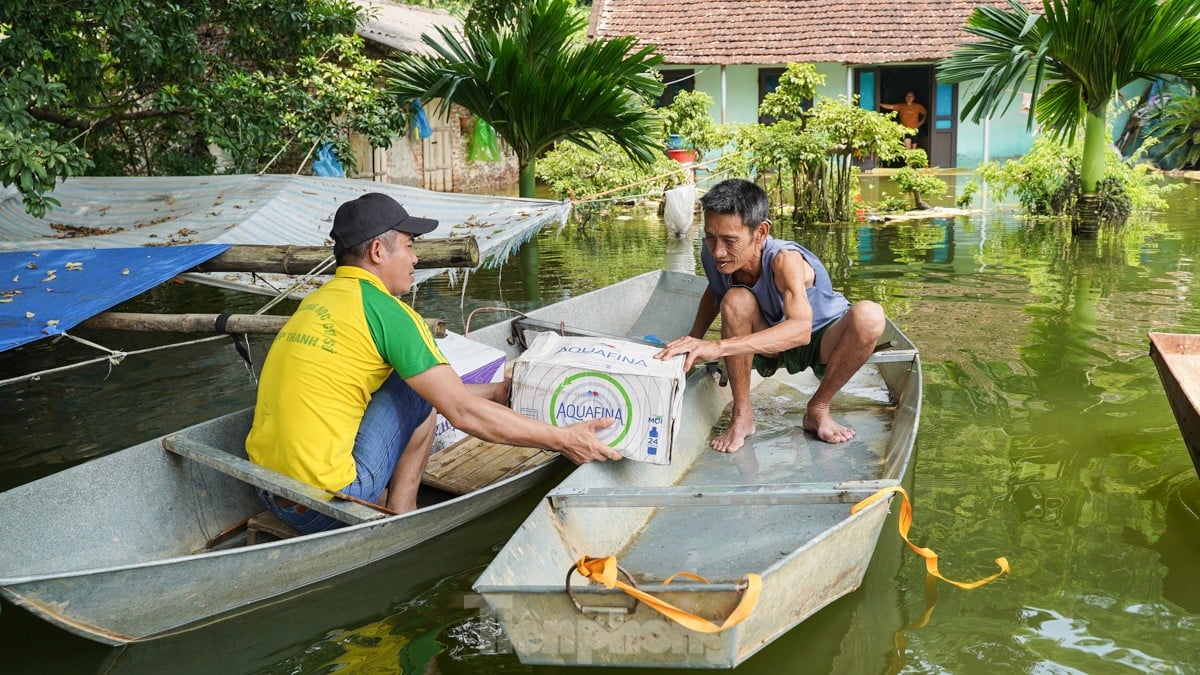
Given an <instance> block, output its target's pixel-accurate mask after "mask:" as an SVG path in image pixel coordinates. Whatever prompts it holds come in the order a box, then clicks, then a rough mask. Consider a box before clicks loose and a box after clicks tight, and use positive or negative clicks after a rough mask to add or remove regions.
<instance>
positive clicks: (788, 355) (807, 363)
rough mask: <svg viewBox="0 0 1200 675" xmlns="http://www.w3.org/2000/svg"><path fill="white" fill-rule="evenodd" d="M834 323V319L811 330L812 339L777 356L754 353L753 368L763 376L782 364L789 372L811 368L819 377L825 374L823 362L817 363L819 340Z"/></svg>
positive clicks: (819, 350) (819, 351) (768, 374)
mask: <svg viewBox="0 0 1200 675" xmlns="http://www.w3.org/2000/svg"><path fill="white" fill-rule="evenodd" d="M833 324H834V321H830V322H829V323H827V324H825V325H824V326H821V327H820V328H818V329H817V330H815V331H813V334H812V339H811V340H809V341H808V344H806V345H800V346H799V347H793V348H791V349H789V350H787V351H785V352H781V353H780V354H779V356H776V357H770V356H763V355H762V354H755V355H754V369H755V370H757V371H758V374H759V375H762V376H763V377H770V376H772V375H774V374H775V371H776V370H779V366H780V365H783V366H784V367H786V368H787V371H788V372H789V373H793V374H795V373H799V372H801V371H803V370H805V369H806V368H812V369H813V374H814V375H816V376H817V377H821V376H823V375H824V374H825V364H823V363H817V359H819V358H820V357H821V340H822V338H824V337H825V331H826V330H829V327H830V326H832V325H833Z"/></svg>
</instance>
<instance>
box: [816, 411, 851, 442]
mask: <svg viewBox="0 0 1200 675" xmlns="http://www.w3.org/2000/svg"><path fill="white" fill-rule="evenodd" d="M804 428H805V429H808V430H809V431H811V432H813V433H814V434H816V435H817V438H819V439H821V440H823V441H825V442H826V443H845V442H846V441H848V440H850V439H852V438H854V429H851V428H850V427H847V426H843V425H841V424H838V423H837V422H836V421H834V419H833V415H830V414H829V410H828V409H826V408H814V407H812V406H809V408H808V410H806V411H805V412H804Z"/></svg>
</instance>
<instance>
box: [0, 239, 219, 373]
mask: <svg viewBox="0 0 1200 675" xmlns="http://www.w3.org/2000/svg"><path fill="white" fill-rule="evenodd" d="M227 248H229V244H197V245H192V246H162V247H146V246H142V247H137V248H111V249H87V250H78V249H51V250H44V251H9V252H0V280H3V281H0V352H2V351H5V350H8V349H12V348H14V347H19V346H20V345H23V344H25V343H27V342H32V341H34V340H36V339H38V338H42V337H46V336H48V335H57V334H58V333H60V332H62V331H65V330H70V329H71V328H74V327H75V326H77V325H78V324H79V323H80V322H82V321H84V320H86V319H88V318H90V317H92V316H94V315H96V314H99V313H100V312H103V311H105V310H106V309H109V308H110V307H112V306H114V305H116V304H117V303H120V302H122V301H124V300H128V299H129V298H132V297H134V296H135V295H138V294H140V293H142V292H144V291H147V290H150V289H151V288H153V287H155V286H157V285H159V284H161V283H163V282H164V281H167V280H168V279H170V278H171V277H174V276H175V275H177V274H179V273H180V272H182V271H183V270H186V269H189V268H192V267H195V266H196V265H198V264H200V263H202V262H204V261H206V260H208V259H210V258H212V257H214V256H216V255H219V254H220V253H221V252H223V251H224V250H225V249H227Z"/></svg>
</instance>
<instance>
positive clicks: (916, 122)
mask: <svg viewBox="0 0 1200 675" xmlns="http://www.w3.org/2000/svg"><path fill="white" fill-rule="evenodd" d="M879 106H880V107H881V108H886V109H888V110H895V111H896V118H897V121H899V122H900V124H903V125H904V126H906V127H908V128H909V129H912V130H913V133H912V134H911V135H910V136H906V137H905V138H904V147H905V149H908V150H912V149H913V148H915V147H917V134H919V133H921V127H922V126H924V125H925V119H926V118H927V117H928V116H929V113H928V111H926V110H925V106H923V105H921V104H920V103H917V95H916V94H914V93H912V92H911V91H910V92H908V93H906V94H905V95H904V103H880V104H879Z"/></svg>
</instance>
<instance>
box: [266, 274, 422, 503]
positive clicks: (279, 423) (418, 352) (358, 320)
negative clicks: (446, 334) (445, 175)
mask: <svg viewBox="0 0 1200 675" xmlns="http://www.w3.org/2000/svg"><path fill="white" fill-rule="evenodd" d="M442 363H446V357H445V356H443V355H442V352H441V350H440V349H438V347H437V344H436V343H435V342H434V341H433V335H432V334H430V332H429V327H428V326H427V325H426V324H425V320H424V319H422V318H421V316H420V315H419V314H417V313H416V312H415V311H413V309H412V308H411V307H409V306H408V305H407V304H405V303H404V302H402V301H401V300H399V299H397V298H395V297H393V296H392V295H391V294H390V293H388V291H387V288H386V287H384V285H383V282H382V281H380V280H379V278H378V277H376V276H375V275H374V274H372V273H370V272H368V271H367V270H364V269H362V268H359V267H352V266H348V265H342V266H340V267H338V268H337V272H336V273H335V275H334V278H333V279H331V280H330V281H329V282H327V283H326V284H325V285H324V286H322V287H321V288H319V289H317V290H315V291H313V292H312V293H310V294H308V295H307V296H306V297H305V298H304V299H303V300H302V301H301V303H300V307H299V308H298V309H297V310H296V313H295V314H293V315H292V317H291V318H290V319H288V321H287V323H286V324H284V326H283V329H282V330H280V331H279V335H277V336H276V337H275V341H274V342H273V343H272V344H271V349H270V351H269V352H268V353H267V359H266V362H265V363H264V364H263V370H262V378H261V380H260V383H259V387H258V404H257V407H256V408H255V409H254V425H253V426H252V427H251V429H250V435H249V436H248V437H247V438H246V452H247V454H248V455H249V457H250V461H252V462H254V463H255V464H259V465H262V466H265V467H267V468H268V469H273V470H275V471H278V472H279V473H282V474H284V475H287V476H291V477H292V478H295V479H296V480H299V481H303V482H305V483H308V484H309V485H315V486H316V487H320V488H327V489H331V490H340V489H342V488H344V487H346V486H347V485H349V484H350V483H351V482H352V481H353V480H354V478H355V475H356V471H355V467H354V457H353V455H352V452H353V450H354V437H355V435H356V434H357V433H358V426H359V424H360V422H361V421H362V418H363V414H364V412H365V411H366V409H367V403H369V402H370V401H371V395H372V394H374V393H375V392H376V391H377V390H378V389H379V387H380V386H382V385H383V381H384V380H385V379H387V377H388V376H389V375H391V374H392V371H393V370H395V372H396V373H397V374H398V375H400V377H403V378H409V377H412V376H414V375H419V374H421V373H423V372H425V371H426V370H428V369H430V368H432V367H433V366H436V365H438V364H442Z"/></svg>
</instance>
